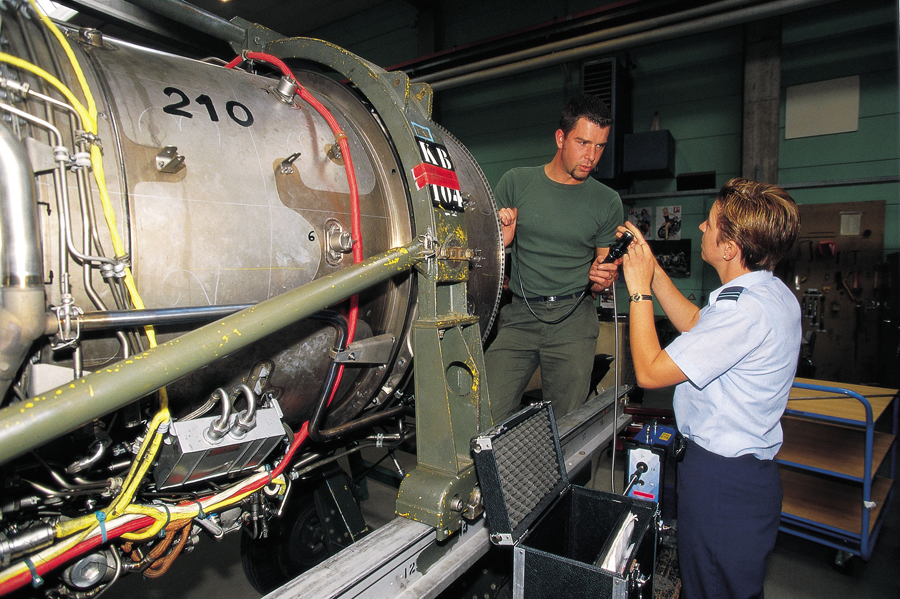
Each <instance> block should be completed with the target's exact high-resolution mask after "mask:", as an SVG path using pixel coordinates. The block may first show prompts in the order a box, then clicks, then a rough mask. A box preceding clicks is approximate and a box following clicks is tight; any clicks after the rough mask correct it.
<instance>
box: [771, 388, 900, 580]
mask: <svg viewBox="0 0 900 599" xmlns="http://www.w3.org/2000/svg"><path fill="white" fill-rule="evenodd" d="M898 405H900V397H898V390H897V389H883V388H880V387H868V386H863V385H844V384H838V383H828V382H824V381H817V380H811V379H802V378H797V379H795V381H794V385H793V388H792V390H791V395H790V399H789V401H788V405H787V409H786V410H785V413H784V416H783V417H782V419H781V425H782V428H783V430H784V444H783V445H782V447H781V450H780V451H779V453H778V455H777V456H776V460H777V461H778V463H779V467H780V470H781V480H782V483H783V486H784V502H783V504H782V513H781V526H780V530H781V531H783V532H785V533H788V534H791V535H795V536H798V537H802V538H805V539H808V540H811V541H813V542H816V543H820V544H822V545H825V546H828V547H832V548H834V549H836V550H837V552H838V553H837V556H836V558H835V563H836V565H837V566H844V565H845V561H846V560H847V559H848V558H849V557H851V556H853V555H856V556H859V557H861V558H862V559H863V560H868V559H869V558H870V557H871V556H872V551H873V549H874V547H875V542H876V541H877V539H878V533H879V532H880V530H881V526H882V524H883V522H884V517H885V515H886V514H887V511H888V508H889V507H890V503H891V499H892V496H893V483H894V475H895V469H896V453H897V442H896V439H897V422H898V409H900V408H898Z"/></svg>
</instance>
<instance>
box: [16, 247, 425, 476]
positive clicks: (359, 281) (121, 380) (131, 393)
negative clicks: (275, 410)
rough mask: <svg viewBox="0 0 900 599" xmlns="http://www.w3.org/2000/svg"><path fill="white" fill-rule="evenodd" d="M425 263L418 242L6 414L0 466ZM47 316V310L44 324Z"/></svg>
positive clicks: (189, 335) (71, 383) (188, 335)
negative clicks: (326, 308)
mask: <svg viewBox="0 0 900 599" xmlns="http://www.w3.org/2000/svg"><path fill="white" fill-rule="evenodd" d="M426 258H427V252H426V251H425V249H424V246H423V244H422V242H421V241H418V240H416V241H413V242H412V243H410V244H409V245H407V246H404V247H400V248H395V249H392V250H389V251H387V252H384V253H383V254H379V255H377V256H373V257H372V258H369V259H367V260H365V261H363V262H361V263H359V264H355V265H353V266H350V267H348V268H346V269H344V270H341V271H339V272H336V273H334V274H331V275H328V276H325V277H322V278H320V279H316V280H315V281H312V282H310V283H307V284H306V285H304V286H302V287H298V288H297V289H293V290H291V291H288V292H287V293H283V294H281V295H279V296H277V297H274V298H272V299H270V300H267V301H265V302H262V303H260V304H257V305H256V306H253V307H252V308H248V309H246V310H242V311H241V312H238V313H237V314H233V315H231V316H228V317H225V318H223V319H221V320H217V321H216V322H213V323H210V324H208V325H206V326H204V327H201V328H199V329H196V330H194V331H191V332H189V333H186V334H185V335H182V336H181V337H178V338H177V339H173V340H172V341H169V342H167V343H163V344H162V345H159V346H157V347H155V348H152V349H148V350H147V351H144V352H142V353H140V354H138V355H135V356H133V357H132V358H131V359H129V360H122V361H120V362H118V363H116V364H113V365H112V366H110V367H108V368H104V369H103V370H101V371H98V372H95V373H93V374H89V375H88V376H86V377H84V378H82V379H79V380H76V381H72V382H70V383H66V384H65V385H63V386H61V387H58V388H57V389H55V390H51V391H49V392H47V393H45V394H43V395H41V396H39V397H35V398H34V400H33V401H31V402H29V403H28V404H25V406H22V405H21V404H16V405H15V406H10V407H6V408H3V409H2V410H0V463H4V462H7V461H8V460H10V459H12V458H14V457H17V456H20V455H22V454H24V453H27V452H29V451H31V450H32V449H35V448H37V447H40V446H41V445H43V444H45V443H47V442H49V441H51V440H53V439H56V438H57V437H59V436H61V435H64V434H66V433H67V432H69V431H72V430H75V429H77V428H78V427H80V426H83V425H85V424H87V423H89V422H91V421H93V420H94V419H96V418H100V417H101V416H103V415H104V414H108V413H110V412H112V411H114V410H118V409H120V408H122V407H125V406H127V405H128V404H130V403H131V402H133V401H135V400H137V399H140V398H142V397H145V396H146V395H147V394H149V393H153V392H154V391H156V390H157V389H159V388H160V387H163V386H165V385H168V384H170V383H173V382H174V381H176V380H178V379H180V378H181V377H183V376H185V375H187V374H190V373H191V372H194V371H195V370H197V369H199V368H202V367H204V366H207V365H209V364H211V363H213V362H215V361H216V360H219V359H221V358H222V357H224V356H226V355H228V354H231V353H234V352H236V351H238V350H240V349H242V348H244V347H246V346H248V345H250V344H252V343H254V342H256V341H258V340H260V339H262V338H263V337H265V336H266V335H270V334H272V333H275V332H277V331H279V330H281V329H283V328H285V327H287V326H290V325H291V324H294V323H295V322H298V321H300V320H303V319H304V318H308V317H310V316H311V315H313V314H315V313H316V312H318V311H319V310H322V309H323V308H325V307H327V306H330V305H332V304H335V303H337V302H339V301H342V300H343V299H345V298H347V297H350V296H351V295H354V294H356V293H360V292H362V291H365V290H366V289H368V288H370V287H372V286H373V285H376V284H378V283H381V282H382V281H386V280H387V279H390V278H391V277H393V276H396V275H398V274H401V273H405V272H406V271H408V270H409V269H410V268H412V267H413V266H415V265H416V264H418V263H420V262H422V261H424V260H425V259H426ZM43 313H44V312H43V309H42V310H41V316H42V318H43ZM43 324H44V323H43V319H42V320H41V326H43Z"/></svg>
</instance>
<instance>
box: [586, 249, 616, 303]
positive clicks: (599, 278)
mask: <svg viewBox="0 0 900 599" xmlns="http://www.w3.org/2000/svg"><path fill="white" fill-rule="evenodd" d="M606 253H607V252H605V251H604V252H603V254H602V255H599V256H597V259H596V260H594V263H593V264H591V270H590V272H589V273H588V278H589V279H590V280H591V283H593V285H591V291H592V292H594V293H601V292H603V291H606V290H607V289H609V288H610V287H612V286H613V284H614V283H615V282H616V279H618V278H619V264H621V263H622V260H621V258H620V259H619V260H616V261H615V262H609V263H607V264H601V262H603V259H604V258H605V257H606Z"/></svg>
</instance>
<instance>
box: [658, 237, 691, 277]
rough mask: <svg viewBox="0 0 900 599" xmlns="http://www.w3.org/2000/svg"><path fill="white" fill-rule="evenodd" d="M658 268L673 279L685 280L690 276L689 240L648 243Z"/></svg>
mask: <svg viewBox="0 0 900 599" xmlns="http://www.w3.org/2000/svg"><path fill="white" fill-rule="evenodd" d="M649 244H650V249H651V250H652V251H653V255H654V256H656V261H657V262H659V266H660V268H662V269H663V271H665V273H666V274H667V275H669V276H670V277H672V278H673V279H686V278H688V277H690V276H691V240H690V239H679V240H676V241H672V240H669V241H651V242H649Z"/></svg>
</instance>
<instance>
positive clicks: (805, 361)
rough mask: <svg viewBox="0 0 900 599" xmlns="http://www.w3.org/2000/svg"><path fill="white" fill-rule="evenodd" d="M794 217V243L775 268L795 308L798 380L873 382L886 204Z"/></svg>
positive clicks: (803, 209) (816, 207)
mask: <svg viewBox="0 0 900 599" xmlns="http://www.w3.org/2000/svg"><path fill="white" fill-rule="evenodd" d="M800 218H801V227H800V239H799V240H798V242H797V244H796V245H795V246H794V248H793V250H792V252H791V254H790V255H789V257H788V259H786V260H785V261H783V264H782V265H781V266H780V267H779V269H778V274H779V276H781V277H782V278H783V279H784V281H785V283H786V284H787V285H788V286H789V287H790V288H791V290H792V291H793V292H794V295H795V296H796V297H797V301H799V302H800V306H801V310H802V316H803V338H804V345H803V347H802V349H801V352H800V353H801V359H800V365H799V367H798V375H800V376H809V377H815V378H817V379H821V380H826V381H835V382H843V383H861V384H866V383H868V384H877V383H878V382H879V380H880V378H881V376H880V373H879V372H878V367H877V364H878V363H879V360H878V359H877V352H878V335H879V327H878V322H879V316H880V311H881V309H882V307H881V304H880V302H879V301H878V297H879V295H880V294H879V289H878V287H879V285H880V284H884V282H885V281H884V280H883V277H882V276H881V271H882V270H883V266H884V265H883V264H882V263H881V257H882V254H883V248H884V224H885V223H884V218H885V203H884V201H873V202H847V203H838V204H805V205H801V206H800ZM880 277H881V280H880Z"/></svg>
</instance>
